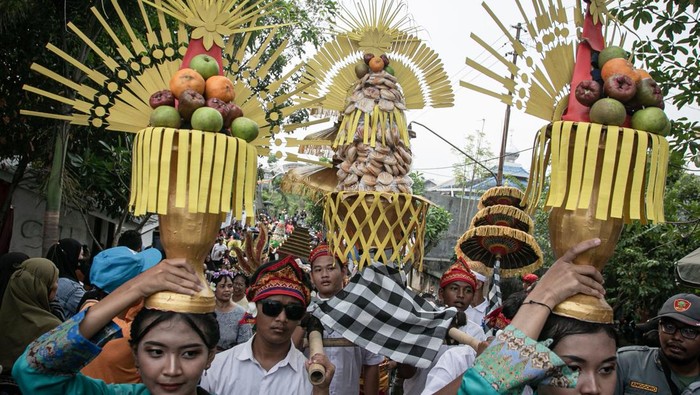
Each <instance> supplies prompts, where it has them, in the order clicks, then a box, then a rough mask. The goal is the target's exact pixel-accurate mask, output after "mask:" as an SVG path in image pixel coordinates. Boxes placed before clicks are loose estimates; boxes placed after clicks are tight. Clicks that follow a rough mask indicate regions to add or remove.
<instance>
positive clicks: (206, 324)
mask: <svg viewBox="0 0 700 395" xmlns="http://www.w3.org/2000/svg"><path fill="white" fill-rule="evenodd" d="M174 320H181V321H183V322H185V323H187V324H188V325H189V326H190V327H191V328H192V330H194V331H195V333H197V335H198V336H199V337H200V339H202V341H203V342H204V344H205V345H206V346H207V348H209V349H212V348H215V347H216V344H217V343H219V336H220V335H219V322H218V321H217V320H216V315H215V314H214V313H206V314H194V313H176V312H173V311H162V310H153V309H147V308H143V309H141V311H139V313H138V314H136V317H135V318H134V321H133V322H132V323H131V339H130V340H129V344H130V345H131V347H132V348H134V349H135V348H136V347H138V345H139V343H140V342H141V340H142V339H143V338H144V336H146V335H147V334H148V332H150V331H151V329H153V328H155V326H156V325H158V324H160V323H161V322H168V321H174Z"/></svg>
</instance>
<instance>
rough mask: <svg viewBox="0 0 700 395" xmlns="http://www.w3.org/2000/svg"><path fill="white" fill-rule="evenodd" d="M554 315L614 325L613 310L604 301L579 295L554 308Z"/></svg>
mask: <svg viewBox="0 0 700 395" xmlns="http://www.w3.org/2000/svg"><path fill="white" fill-rule="evenodd" d="M554 314H556V315H561V316H564V317H569V318H575V319H577V320H581V321H587V322H596V323H601V324H612V323H613V309H612V307H610V305H609V304H608V303H607V302H606V301H605V300H604V299H598V298H596V297H593V296H588V295H583V294H577V295H574V296H572V297H570V298H569V299H567V300H565V301H563V302H561V303H559V304H558V305H556V306H555V307H554Z"/></svg>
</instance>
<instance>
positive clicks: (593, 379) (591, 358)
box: [538, 332, 617, 395]
mask: <svg viewBox="0 0 700 395" xmlns="http://www.w3.org/2000/svg"><path fill="white" fill-rule="evenodd" d="M552 351H554V352H555V353H556V354H557V355H558V356H559V357H560V358H561V359H562V360H563V361H564V362H565V363H566V364H567V366H569V367H570V368H571V369H573V370H576V371H578V372H579V377H578V383H577V385H576V388H575V389H564V388H554V387H549V386H540V387H539V391H538V393H540V394H542V395H573V394H586V395H587V394H591V395H592V394H595V395H613V394H614V393H615V381H616V378H617V374H616V372H615V361H616V360H617V357H616V348H615V340H613V339H612V338H610V336H608V335H607V334H606V333H604V332H598V333H590V334H580V335H571V336H566V337H564V338H563V339H562V340H561V341H560V342H559V343H558V344H557V346H556V347H554V349H553V350H552Z"/></svg>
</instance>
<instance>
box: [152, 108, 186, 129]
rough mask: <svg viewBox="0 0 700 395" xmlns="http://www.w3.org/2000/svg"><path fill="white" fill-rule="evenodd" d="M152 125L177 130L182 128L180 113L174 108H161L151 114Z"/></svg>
mask: <svg viewBox="0 0 700 395" xmlns="http://www.w3.org/2000/svg"><path fill="white" fill-rule="evenodd" d="M150 124H151V126H160V127H165V128H175V129H177V128H179V127H180V113H179V112H177V108H175V107H173V106H160V107H158V108H156V109H155V110H153V112H152V113H151V119H150Z"/></svg>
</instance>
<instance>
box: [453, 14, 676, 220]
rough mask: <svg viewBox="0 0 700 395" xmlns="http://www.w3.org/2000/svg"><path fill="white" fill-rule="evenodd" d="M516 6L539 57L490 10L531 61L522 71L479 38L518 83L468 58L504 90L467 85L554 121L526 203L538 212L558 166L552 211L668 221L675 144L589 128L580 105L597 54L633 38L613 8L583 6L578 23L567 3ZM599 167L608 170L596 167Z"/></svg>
mask: <svg viewBox="0 0 700 395" xmlns="http://www.w3.org/2000/svg"><path fill="white" fill-rule="evenodd" d="M515 3H516V5H517V7H518V9H519V10H520V13H521V15H522V19H523V20H526V21H529V22H527V23H526V29H527V32H528V34H529V35H530V37H531V39H532V42H534V43H536V44H535V48H534V50H530V49H527V48H525V47H524V46H523V45H522V43H520V42H519V41H518V40H516V39H515V38H514V37H513V35H512V34H511V33H510V32H509V31H508V30H507V28H506V25H505V24H504V23H503V22H501V21H500V20H499V19H498V17H497V16H496V15H495V13H494V12H493V11H492V10H491V8H490V7H489V6H488V5H486V3H482V6H483V7H484V9H485V10H486V12H487V13H488V14H489V15H490V17H491V18H492V19H493V21H494V23H495V24H496V25H497V26H498V28H499V29H500V30H501V31H502V32H503V34H504V35H505V36H506V37H507V38H508V40H509V41H510V42H511V44H512V46H513V48H514V51H515V52H516V53H517V54H518V56H520V57H522V58H524V62H522V61H521V64H520V65H516V64H514V63H513V62H512V61H509V60H507V59H505V58H504V57H503V56H501V55H499V54H498V52H497V50H496V49H494V48H493V47H491V46H489V45H488V44H486V43H485V42H484V40H482V39H481V38H479V36H478V35H476V34H472V35H471V38H472V39H473V40H475V41H476V42H478V43H479V44H480V45H481V46H482V47H483V48H484V49H485V50H487V51H489V52H490V53H491V54H492V55H493V56H494V57H496V58H497V59H498V60H499V61H500V63H501V64H502V65H503V66H505V67H506V68H507V69H508V70H509V71H510V72H511V73H512V74H513V76H514V78H513V79H512V80H511V79H510V78H507V77H503V76H501V75H499V74H498V73H495V72H493V71H492V70H490V69H486V68H485V67H483V66H481V65H480V64H478V63H477V62H476V61H474V60H473V59H471V58H467V64H468V65H469V66H471V67H472V68H474V69H476V70H477V71H479V72H480V73H481V74H483V75H484V76H486V77H487V78H490V79H491V80H494V81H496V82H497V83H499V84H500V85H501V87H502V88H504V89H503V90H500V91H496V90H491V89H487V88H483V87H481V86H478V85H476V84H472V83H469V82H465V81H461V82H460V84H461V85H462V86H463V87H466V88H468V89H471V90H474V91H477V92H480V93H483V94H486V95H489V96H491V97H494V98H497V99H498V100H500V101H502V102H503V103H505V104H507V105H514V106H515V107H516V108H518V109H520V110H523V111H524V112H525V113H527V114H530V115H533V116H536V117H538V118H541V119H543V120H546V121H549V122H552V123H551V124H550V125H548V126H545V127H543V128H542V129H541V130H540V131H539V132H538V134H537V137H536V139H535V144H534V149H533V158H532V165H531V168H530V180H529V183H528V189H527V191H526V193H525V198H524V199H523V204H529V207H528V209H529V211H530V212H532V211H533V210H534V209H535V208H536V205H537V203H538V202H539V200H540V197H541V194H542V190H543V186H544V181H545V175H546V172H547V168H548V165H549V164H550V161H551V166H552V172H551V181H550V188H549V194H548V196H547V199H546V203H545V206H546V207H548V208H560V207H561V208H565V209H566V210H581V209H582V210H585V209H589V207H592V203H591V202H593V203H595V209H594V210H593V211H594V216H595V218H596V219H598V220H606V219H609V218H622V219H624V220H626V221H630V220H639V221H641V222H647V221H654V222H663V221H664V215H663V186H664V185H665V181H666V162H667V158H668V142H667V141H666V140H665V139H664V138H663V137H659V136H657V135H653V134H650V133H647V132H645V131H639V130H634V129H630V128H625V127H617V126H606V125H600V124H593V123H589V121H590V119H589V117H588V108H586V107H584V106H582V105H581V104H580V103H578V101H576V100H575V99H572V85H576V84H578V82H579V81H581V80H582V79H592V76H591V73H590V56H589V55H590V54H591V53H592V52H593V51H600V50H602V49H603V48H604V46H605V41H607V42H613V41H615V40H619V42H620V43H622V42H624V39H625V36H624V35H621V36H620V37H618V38H616V37H615V33H616V32H617V29H616V28H615V26H614V24H612V23H611V24H608V22H609V21H613V22H614V21H615V20H614V18H612V16H611V15H610V14H609V12H608V10H607V4H608V3H610V1H607V0H591V1H590V2H587V3H588V5H587V9H585V8H584V6H586V4H584V3H583V2H582V1H581V0H578V1H576V7H574V9H573V11H572V16H571V17H570V16H569V15H567V10H566V8H565V7H564V6H563V4H562V2H561V0H557V1H554V0H550V1H548V2H544V1H542V0H531V2H530V3H531V4H530V5H531V9H533V10H534V16H533V15H529V14H528V13H527V12H526V11H525V8H524V7H523V3H524V1H522V0H516V1H515ZM606 37H607V38H606ZM522 63H524V64H522ZM573 88H575V86H574V87H573ZM601 147H604V148H601ZM599 150H602V151H601V152H599ZM598 162H600V163H598ZM597 164H602V165H603V166H602V167H600V166H598V167H596V165H597ZM596 169H598V170H596Z"/></svg>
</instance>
